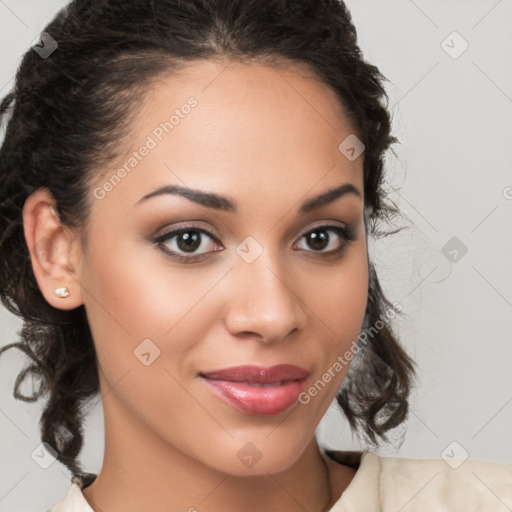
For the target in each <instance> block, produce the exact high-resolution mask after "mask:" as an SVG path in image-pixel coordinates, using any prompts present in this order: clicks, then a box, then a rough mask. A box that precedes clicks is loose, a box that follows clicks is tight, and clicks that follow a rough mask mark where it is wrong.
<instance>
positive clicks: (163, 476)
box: [83, 411, 333, 512]
mask: <svg viewBox="0 0 512 512" xmlns="http://www.w3.org/2000/svg"><path fill="white" fill-rule="evenodd" d="M331 484H332V482H331V479H330V476H329V469H328V467H327V465H326V463H325V461H324V460H323V458H322V455H321V453H320V449H319V446H318V444H317V442H316V439H315V438H314V437H313V438H312V439H311V442H310V443H309V444H308V445H307V447H306V449H305V450H304V451H303V453H302V454H301V455H300V456H299V457H298V459H297V460H296V461H295V462H294V463H293V464H292V465H291V466H290V467H288V468H287V469H285V470H284V471H280V472H278V473H273V474H270V473H266V474H264V475H258V476H236V475H232V474H230V473H223V472H220V471H218V470H216V469H215V468H211V467H209V466H207V465H205V464H203V463H202V462H201V461H200V460H198V458H197V457H193V456H191V455H189V454H187V453H185V451H184V450H180V449H179V448H177V447H176V446H171V445H169V444H168V443H167V442H165V440H163V439H162V438H160V437H159V436H157V435H156V434H155V433H154V432H148V430H147V427H144V425H141V424H140V423H139V422H137V420H136V419H134V418H130V419H128V418H125V417H120V414H119V411H116V414H115V415H114V414H110V415H109V414H108V412H107V411H106V412H105V455H104V460H103V465H102V468H101V471H100V472H99V474H98V476H97V478H96V479H95V481H94V482H93V483H92V484H91V485H89V486H88V487H87V488H85V489H84V490H83V495H84V497H85V499H86V500H87V501H88V503H89V505H90V506H91V508H92V509H93V510H94V511H95V512H104V511H105V510H108V511H109V512H117V511H119V512H120V511H123V512H129V511H131V510H133V511H139V510H173V511H174V510H186V511H190V512H194V511H197V510H203V509H205V510H208V511H209V512H240V511H244V510H249V509H250V510H251V512H268V511H269V510H280V511H283V512H304V510H308V511H311V512H325V511H327V510H329V509H330V507H331V506H332V502H333V495H332V489H331Z"/></svg>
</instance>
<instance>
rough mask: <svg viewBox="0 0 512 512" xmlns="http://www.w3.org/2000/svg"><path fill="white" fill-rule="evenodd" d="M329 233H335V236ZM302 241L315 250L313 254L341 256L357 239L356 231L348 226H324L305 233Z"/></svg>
mask: <svg viewBox="0 0 512 512" xmlns="http://www.w3.org/2000/svg"><path fill="white" fill-rule="evenodd" d="M329 233H334V234H335V236H332V235H329ZM302 239H304V240H305V241H306V245H308V246H309V247H310V248H312V249H313V251H312V252H317V253H320V254H324V253H327V254H330V255H332V254H340V253H341V252H342V251H344V249H345V247H346V246H347V245H350V243H351V242H353V241H354V240H356V239H357V237H356V234H355V232H354V230H353V229H352V228H350V227H348V226H345V227H342V226H335V225H324V226H318V227H316V228H313V229H311V230H309V231H308V232H307V233H304V234H303V235H302V236H301V238H300V240H302ZM340 240H341V241H340ZM306 250H307V249H306Z"/></svg>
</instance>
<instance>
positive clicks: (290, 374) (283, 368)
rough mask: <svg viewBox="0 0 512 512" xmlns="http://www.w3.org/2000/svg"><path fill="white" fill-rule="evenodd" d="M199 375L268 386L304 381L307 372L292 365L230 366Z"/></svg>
mask: <svg viewBox="0 0 512 512" xmlns="http://www.w3.org/2000/svg"><path fill="white" fill-rule="evenodd" d="M200 375H201V376H203V377H207V378H209V379H219V380H229V381H233V382H249V383H253V382H254V383H256V384H269V383H272V382H280V381H283V380H297V379H304V378H306V377H307V375H308V371H307V370H306V369H304V368H301V367H300V366H295V365H292V364H279V365H276V366H271V367H264V366H255V365H244V366H232V367H230V368H224V369H222V370H213V371H210V372H201V373H200Z"/></svg>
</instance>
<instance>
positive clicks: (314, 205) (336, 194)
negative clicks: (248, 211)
mask: <svg viewBox="0 0 512 512" xmlns="http://www.w3.org/2000/svg"><path fill="white" fill-rule="evenodd" d="M164 194H173V195H178V196H181V197H184V198H186V199H189V200H190V201H193V202H194V203H197V204H199V205H202V206H206V207H208V208H213V209H215V210H223V211H226V212H232V213H236V212H237V211H238V209H237V205H236V201H233V200H232V199H229V198H228V197H224V196H221V195H218V194H213V193H211V192H205V191H203V190H194V189H191V188H188V187H181V186H179V185H167V186H164V187H160V188H158V189H156V190H153V192H150V193H149V194H146V195H145V196H144V197H142V198H141V199H139V200H138V201H137V202H136V203H135V206H137V205H139V204H141V203H143V202H144V201H147V200H148V199H150V198H152V197H157V196H161V195H164ZM347 194H352V195H355V196H357V197H359V198H361V193H360V192H359V190H358V189H357V188H356V187H355V186H354V185H352V183H344V184H343V185H340V186H339V187H336V188H333V189H330V190H327V191H326V192H322V193H321V194H319V195H318V196H315V197H312V198H311V199H308V200H306V201H304V202H303V203H302V204H301V206H300V208H299V214H301V215H303V214H306V213H309V212H311V211H313V210H317V209H319V208H321V207H322V206H325V205H327V204H330V203H332V202H333V201H335V200H336V199H339V198H340V197H343V196H345V195H347Z"/></svg>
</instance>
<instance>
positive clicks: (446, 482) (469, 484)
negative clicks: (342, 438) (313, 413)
mask: <svg viewBox="0 0 512 512" xmlns="http://www.w3.org/2000/svg"><path fill="white" fill-rule="evenodd" d="M344 453H347V456H346V457H344V455H343V454H344ZM358 454H359V455H358ZM333 455H334V458H335V459H336V460H337V461H338V462H340V463H344V462H343V461H344V460H345V461H349V462H350V463H351V464H355V465H356V466H357V472H356V474H355V476H354V479H353V481H352V482H351V484H350V485H349V486H348V488H347V489H346V490H345V492H344V493H343V496H342V498H343V499H342V500H341V501H342V502H343V501H346V502H347V504H348V503H350V505H351V507H349V508H347V510H358V506H359V507H360V506H361V505H362V504H363V503H364V504H365V506H367V507H369V508H366V509H365V510H370V509H372V510H379V509H380V507H382V506H383V505H385V506H386V509H389V510H401V509H404V510H422V511H436V512H440V511H451V510H464V511H465V512H470V511H475V512H476V511H481V510H485V511H488V512H493V511H496V512H498V511H502V510H503V511H504V510H508V509H512V466H508V465H506V464H501V463H498V462H492V461H487V460H478V459H471V458H468V459H457V458H446V459H444V458H441V457H440V458H406V457H388V456H381V455H378V454H376V453H374V452H371V451H364V452H339V451H336V452H333V451H330V452H329V456H331V457H332V456H333ZM363 499H364V502H363ZM340 505H341V503H340ZM377 505H378V506H379V508H377ZM340 510H344V509H342V508H340Z"/></svg>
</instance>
